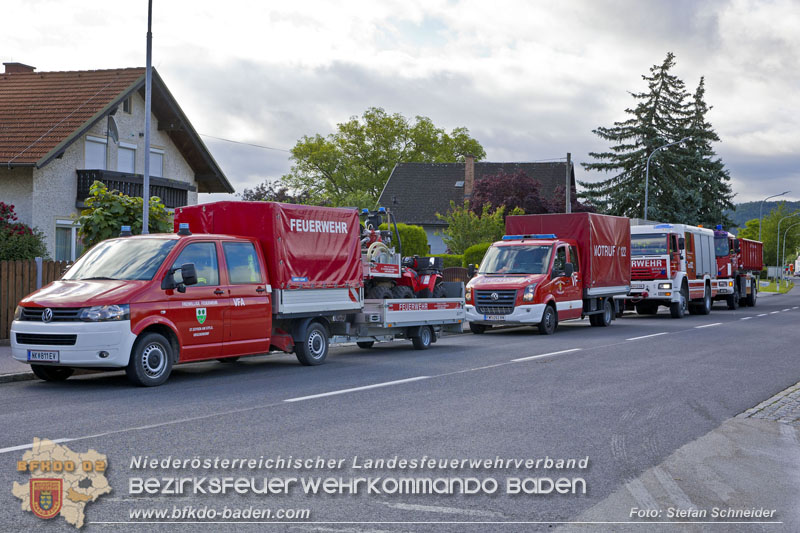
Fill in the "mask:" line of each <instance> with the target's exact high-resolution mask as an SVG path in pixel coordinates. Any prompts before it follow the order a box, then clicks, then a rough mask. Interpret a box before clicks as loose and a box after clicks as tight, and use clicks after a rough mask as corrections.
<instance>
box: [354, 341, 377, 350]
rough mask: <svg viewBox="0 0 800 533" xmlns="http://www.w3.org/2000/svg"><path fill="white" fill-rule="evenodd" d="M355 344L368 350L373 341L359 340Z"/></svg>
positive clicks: (373, 343)
mask: <svg viewBox="0 0 800 533" xmlns="http://www.w3.org/2000/svg"><path fill="white" fill-rule="evenodd" d="M356 345H357V346H358V347H359V348H361V349H363V350H369V349H370V348H372V347H373V346H374V345H375V341H359V342H357V343H356Z"/></svg>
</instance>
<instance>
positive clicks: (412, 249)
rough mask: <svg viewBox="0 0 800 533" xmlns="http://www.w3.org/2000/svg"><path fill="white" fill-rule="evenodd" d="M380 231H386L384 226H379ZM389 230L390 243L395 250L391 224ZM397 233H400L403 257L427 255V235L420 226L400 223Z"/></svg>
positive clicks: (395, 245) (396, 247)
mask: <svg viewBox="0 0 800 533" xmlns="http://www.w3.org/2000/svg"><path fill="white" fill-rule="evenodd" d="M380 229H382V230H385V229H387V226H386V224H381V225H380ZM389 229H390V230H391V232H392V243H393V244H394V247H395V249H396V250H397V249H398V246H397V243H396V242H395V240H396V239H395V236H394V224H392V225H391V227H390V228H389ZM397 231H398V233H400V240H401V241H402V244H403V255H404V256H412V255H420V256H427V255H428V251H429V249H428V234H427V233H425V230H424V229H422V226H412V225H410V224H403V223H400V224H398V225H397ZM398 251H399V250H398Z"/></svg>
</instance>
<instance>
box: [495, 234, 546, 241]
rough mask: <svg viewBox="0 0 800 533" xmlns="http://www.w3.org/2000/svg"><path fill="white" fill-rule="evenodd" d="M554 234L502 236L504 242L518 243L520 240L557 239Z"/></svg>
mask: <svg viewBox="0 0 800 533" xmlns="http://www.w3.org/2000/svg"><path fill="white" fill-rule="evenodd" d="M557 238H558V237H556V234H555V233H534V234H529V235H503V240H504V241H519V240H522V239H557Z"/></svg>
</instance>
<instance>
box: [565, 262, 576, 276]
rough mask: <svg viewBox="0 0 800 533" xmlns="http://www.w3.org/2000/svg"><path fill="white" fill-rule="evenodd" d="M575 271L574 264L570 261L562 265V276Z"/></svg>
mask: <svg viewBox="0 0 800 533" xmlns="http://www.w3.org/2000/svg"><path fill="white" fill-rule="evenodd" d="M574 273H575V266H574V265H573V264H572V263H567V264H566V265H564V276H566V277H570V276H572V275H573V274H574Z"/></svg>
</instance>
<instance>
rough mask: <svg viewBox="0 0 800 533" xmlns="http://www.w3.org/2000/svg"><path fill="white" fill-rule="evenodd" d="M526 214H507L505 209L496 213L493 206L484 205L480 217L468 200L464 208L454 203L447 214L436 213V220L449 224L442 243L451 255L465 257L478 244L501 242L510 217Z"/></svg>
mask: <svg viewBox="0 0 800 533" xmlns="http://www.w3.org/2000/svg"><path fill="white" fill-rule="evenodd" d="M522 214H524V212H523V211H522V210H521V209H519V208H518V207H515V208H514V209H512V210H511V211H510V212H506V208H505V207H504V206H500V207H498V208H497V209H494V210H493V209H492V206H491V205H490V204H483V206H482V207H481V212H480V215H477V214H475V212H473V210H472V208H471V207H470V203H469V201H467V200H465V201H464V204H463V205H456V203H455V202H453V201H451V202H450V210H449V211H448V212H447V214H446V215H442V214H440V213H436V217H437V218H438V219H439V220H442V221H443V222H445V223H447V228H446V229H444V230H442V232H441V235H442V242H444V244H445V246H447V248H448V249H449V250H450V251H451V252H453V253H456V254H463V253H464V251H465V250H466V249H467V248H469V247H470V246H472V245H474V244H479V243H482V242H488V241H497V240H499V239H500V237H502V236H503V235H504V234H505V230H506V225H505V217H506V215H522Z"/></svg>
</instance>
